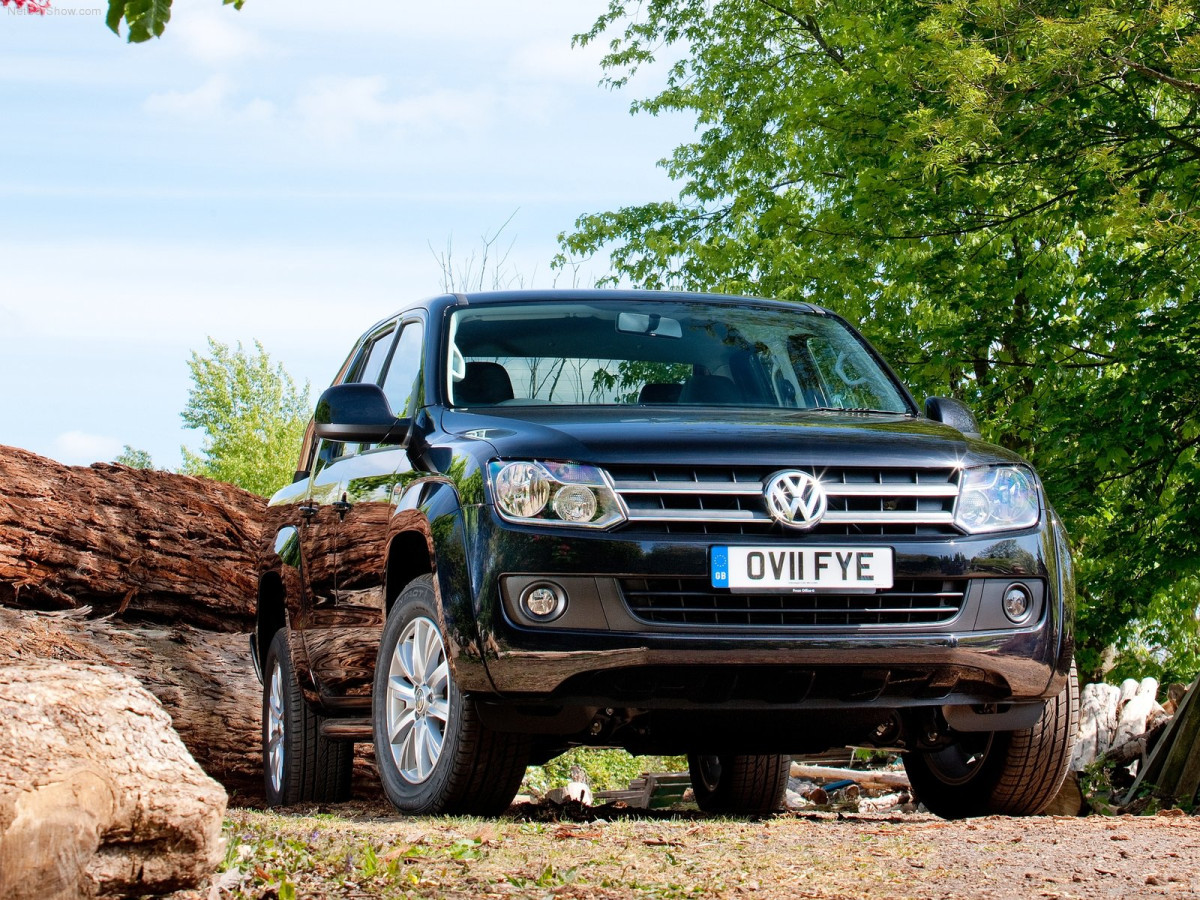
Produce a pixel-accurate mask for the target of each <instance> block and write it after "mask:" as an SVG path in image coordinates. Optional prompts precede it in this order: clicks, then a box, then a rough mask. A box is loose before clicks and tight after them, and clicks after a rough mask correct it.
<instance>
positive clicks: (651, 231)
mask: <svg viewBox="0 0 1200 900" xmlns="http://www.w3.org/2000/svg"><path fill="white" fill-rule="evenodd" d="M605 37H608V38H610V43H609V52H608V54H607V56H606V58H605V61H604V65H605V66H606V69H607V71H608V73H609V83H610V84H611V85H613V86H618V87H619V86H622V85H624V84H626V82H627V81H628V79H629V78H630V77H631V76H632V75H634V74H635V73H636V71H637V69H638V68H639V67H640V66H642V65H644V64H646V63H648V62H650V61H651V60H652V59H654V57H655V54H660V53H662V52H664V48H670V47H678V48H680V49H681V51H683V52H686V56H683V57H682V58H680V59H679V60H678V61H677V62H675V63H674V65H673V67H672V68H671V70H670V76H669V78H668V83H667V86H666V88H665V89H664V90H662V91H661V92H660V93H659V94H657V95H656V96H653V97H650V98H647V99H643V100H639V101H637V102H635V103H634V104H633V109H634V111H640V112H649V113H651V114H656V113H659V112H663V111H675V112H680V111H682V112H685V113H688V114H691V115H693V116H695V118H696V122H697V132H698V134H697V138H696V140H695V141H693V142H691V143H688V144H686V145H684V146H681V147H679V148H678V149H677V150H676V151H675V152H674V153H673V154H672V156H671V157H670V158H669V159H667V160H665V161H664V162H663V163H662V164H663V165H664V166H665V168H666V169H667V171H668V172H669V173H670V175H671V176H672V177H673V178H674V179H675V180H676V181H677V182H678V183H679V185H680V191H679V196H678V197H677V198H676V199H674V200H668V201H663V202H656V203H649V204H645V205H641V206H633V207H626V208H622V209H618V210H616V211H611V212H604V213H598V214H593V215H586V216H583V217H582V218H580V219H579V220H578V221H577V223H576V230H575V231H574V232H573V233H571V234H568V235H564V236H563V238H562V243H563V247H564V250H565V251H568V252H570V253H573V254H588V253H596V252H599V251H602V250H607V251H609V252H610V257H611V262H612V267H613V271H614V278H625V279H628V280H630V281H632V282H634V283H637V284H640V285H644V286H678V287H688V288H702V289H712V288H716V289H721V290H731V291H739V292H747V293H761V294H766V295H773V296H778V297H783V298H795V299H802V298H804V299H814V300H815V301H817V302H819V303H822V304H823V305H826V306H829V307H832V308H834V309H835V310H838V311H840V312H842V313H844V314H847V315H848V316H850V317H851V318H854V319H857V320H860V321H863V322H865V323H866V330H867V331H868V332H869V336H870V337H871V339H872V340H873V341H874V342H875V343H877V344H879V345H881V346H883V347H884V348H885V351H886V352H887V354H888V355H889V356H890V357H891V358H892V359H893V360H894V361H897V362H898V363H900V367H901V368H902V369H904V370H905V373H906V375H907V376H908V380H909V381H910V383H912V384H914V385H915V386H916V387H917V388H919V389H922V390H924V391H926V392H928V393H938V394H951V395H954V396H957V397H959V398H961V399H965V400H967V401H969V402H971V403H972V404H973V405H975V406H976V407H977V408H978V409H979V411H980V412H981V413H982V418H983V419H984V421H985V422H986V423H987V424H986V426H985V427H986V429H987V434H988V436H989V437H990V438H991V439H993V440H996V441H998V442H1000V443H1002V444H1005V445H1007V446H1010V447H1012V448H1014V449H1016V450H1018V451H1020V452H1022V453H1024V454H1026V455H1028V456H1029V457H1031V458H1032V459H1033V460H1034V462H1035V463H1036V464H1037V465H1038V466H1039V468H1040V470H1041V471H1042V474H1043V476H1044V479H1045V481H1046V484H1047V488H1048V490H1049V492H1050V498H1051V500H1052V501H1053V502H1054V504H1055V505H1056V506H1057V507H1058V509H1059V511H1060V512H1061V513H1062V515H1063V517H1064V519H1065V520H1066V521H1067V524H1068V528H1069V530H1070V531H1071V533H1072V535H1073V537H1074V541H1075V545H1076V547H1077V550H1078V551H1079V554H1078V558H1079V563H1080V566H1079V572H1080V580H1079V584H1080V587H1081V590H1082V597H1083V600H1084V603H1083V607H1082V610H1081V617H1080V621H1079V624H1080V632H1081V639H1082V643H1081V645H1080V660H1081V665H1082V666H1083V667H1084V668H1085V669H1087V670H1091V671H1093V672H1094V671H1095V670H1096V669H1097V668H1098V667H1099V665H1100V659H1101V654H1102V652H1103V651H1104V649H1105V648H1106V647H1108V646H1109V645H1113V644H1116V645H1118V646H1121V645H1123V644H1130V643H1136V642H1138V641H1139V640H1142V639H1144V637H1145V635H1147V634H1150V633H1151V632H1152V631H1153V629H1149V630H1148V629H1147V625H1148V624H1149V622H1150V618H1149V617H1152V616H1154V615H1155V614H1156V611H1160V610H1161V609H1163V603H1164V602H1165V601H1166V600H1167V599H1170V598H1175V602H1174V604H1173V606H1172V605H1171V604H1169V603H1168V606H1171V608H1174V609H1178V607H1179V601H1180V600H1181V599H1182V598H1185V597H1188V596H1190V598H1191V600H1190V602H1191V604H1192V607H1193V608H1194V606H1195V593H1194V592H1193V591H1190V590H1188V589H1186V588H1185V586H1191V587H1193V588H1194V586H1195V585H1196V583H1197V582H1196V578H1195V576H1196V574H1197V572H1198V571H1200V540H1198V538H1197V535H1200V460H1198V459H1197V456H1196V448H1197V445H1198V444H1200V416H1198V415H1197V411H1198V410H1200V315H1198V311H1200V307H1198V306H1197V304H1196V302H1195V293H1196V287H1197V277H1196V270H1195V263H1196V260H1197V258H1200V257H1198V255H1197V239H1198V238H1200V215H1198V214H1197V213H1200V208H1198V203H1200V192H1197V189H1196V185H1197V184H1200V15H1198V11H1197V4H1196V2H1195V0H1185V2H1182V3H1176V4H1160V3H1155V2H1151V0H1133V2H1122V3H1121V4H1116V3H1113V2H1110V0H1081V2H1079V3H1076V4H1073V5H1071V6H1065V5H1063V4H1057V3H1048V2H1039V0H1034V2H1032V3H1031V2H1019V0H990V2H988V3H985V4H979V3H970V2H967V0H945V2H939V3H931V4H911V3H906V2H899V0H857V2H837V0H835V2H817V0H729V2H724V3H719V4H710V3H707V2H705V0H649V2H647V3H644V4H643V3H639V4H634V3H626V2H624V0H612V2H611V3H610V6H609V9H608V10H607V12H606V13H604V14H603V15H602V16H601V17H600V18H599V20H598V21H597V22H596V23H595V25H594V26H593V28H592V29H591V30H590V31H588V32H587V33H586V34H583V35H580V36H579V37H578V40H579V42H581V43H584V44H587V43H591V42H594V41H598V40H601V39H602V38H605ZM683 48H686V50H683ZM1158 624H1159V625H1163V624H1165V625H1166V627H1168V629H1171V630H1172V632H1173V636H1172V635H1166V636H1165V639H1166V640H1168V641H1174V642H1176V643H1178V642H1179V641H1185V642H1186V641H1187V640H1192V641H1193V645H1194V637H1195V630H1196V622H1195V617H1194V616H1192V615H1187V616H1175V617H1173V618H1172V619H1171V620H1169V621H1168V622H1166V623H1162V622H1159V623H1158ZM1158 634H1159V636H1160V637H1163V635H1162V634H1161V632H1158Z"/></svg>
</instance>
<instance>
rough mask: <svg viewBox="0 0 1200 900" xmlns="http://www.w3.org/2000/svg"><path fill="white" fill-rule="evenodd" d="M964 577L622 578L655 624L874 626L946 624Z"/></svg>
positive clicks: (631, 600) (629, 597)
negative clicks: (882, 581)
mask: <svg viewBox="0 0 1200 900" xmlns="http://www.w3.org/2000/svg"><path fill="white" fill-rule="evenodd" d="M966 588H967V582H966V580H963V579H940V578H906V579H899V580H897V581H896V584H895V586H894V587H892V588H889V589H887V590H883V591H879V592H877V593H873V594H862V593H830V594H782V593H781V594H741V593H735V592H731V591H724V590H718V589H716V588H713V587H711V586H710V584H709V581H708V579H707V578H695V577H687V578H622V579H621V593H622V594H623V596H624V599H625V605H626V607H628V609H629V612H630V613H631V614H632V615H633V616H634V617H635V618H637V619H640V620H641V621H643V622H646V623H647V624H651V625H687V626H697V627H701V628H702V627H705V626H710V627H716V626H719V627H722V628H736V627H744V628H762V629H767V628H769V629H779V628H833V629H836V628H870V627H872V626H880V627H884V626H896V625H944V624H946V623H947V622H949V621H951V620H952V619H953V618H954V617H955V616H957V615H958V613H959V611H960V610H961V609H962V605H963V597H964V594H965V592H966Z"/></svg>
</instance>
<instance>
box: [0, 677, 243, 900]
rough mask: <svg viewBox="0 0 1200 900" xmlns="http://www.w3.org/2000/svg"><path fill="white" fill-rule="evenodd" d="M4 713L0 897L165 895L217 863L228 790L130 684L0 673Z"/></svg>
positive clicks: (46, 899) (64, 899)
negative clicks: (200, 766) (204, 768)
mask: <svg viewBox="0 0 1200 900" xmlns="http://www.w3.org/2000/svg"><path fill="white" fill-rule="evenodd" d="M0 710H2V711H3V717H4V727H3V728H2V729H0V896H2V897H4V898H6V900H35V898H36V900H59V898H61V900H72V898H76V897H92V896H97V895H102V896H103V895H115V896H141V895H143V894H150V893H155V894H158V893H165V892H167V891H173V890H177V889H180V888H186V887H194V886H195V885H196V884H197V883H198V882H199V881H200V879H201V878H203V877H204V876H206V875H208V874H209V873H210V872H211V871H212V870H213V868H214V867H215V866H216V865H217V863H218V862H220V859H221V855H222V852H223V849H224V847H223V841H222V840H221V819H222V817H223V816H224V813H225V802H226V798H225V792H224V791H223V790H222V789H221V786H220V785H219V784H217V783H216V782H215V781H213V780H212V779H211V778H209V777H208V776H206V775H205V774H204V773H203V772H202V771H200V768H199V767H198V766H197V765H196V763H195V762H194V761H193V760H192V758H191V757H190V756H189V755H188V752H187V750H186V749H185V748H184V746H183V744H182V743H180V741H179V738H178V737H177V736H176V735H175V733H174V732H173V731H172V730H171V720H170V718H169V717H168V716H167V715H166V713H164V712H163V709H162V707H161V706H160V705H159V704H158V702H157V701H155V699H154V698H153V697H152V696H150V695H149V694H148V693H147V692H146V691H145V690H144V689H143V688H142V687H140V686H139V685H138V683H137V682H136V681H134V679H132V678H130V677H129V676H128V675H126V674H124V673H122V672H117V671H114V670H113V669H109V668H106V667H104V666H94V665H87V664H82V663H62V662H45V661H42V662H41V663H40V664H38V665H32V666H28V665H5V666H2V667H0Z"/></svg>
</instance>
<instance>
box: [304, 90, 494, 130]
mask: <svg viewBox="0 0 1200 900" xmlns="http://www.w3.org/2000/svg"><path fill="white" fill-rule="evenodd" d="M495 106H496V98H495V96H494V95H493V94H492V92H491V91H490V90H488V89H486V88H485V89H481V90H474V91H462V90H453V89H439V90H435V91H431V92H426V93H416V94H409V95H403V96H394V95H393V92H392V91H391V90H390V86H389V84H388V82H387V79H385V78H383V77H382V76H379V75H374V76H367V77H326V78H319V79H316V80H314V81H313V82H312V83H311V84H310V86H309V88H308V90H307V91H306V92H305V93H303V94H301V95H300V96H298V97H297V98H296V103H295V108H296V112H297V114H298V115H299V117H300V121H301V123H302V127H303V129H304V132H305V133H306V134H307V135H308V136H309V137H313V138H317V139H319V140H322V141H328V142H334V143H336V142H341V141H345V140H350V139H354V138H356V137H357V136H358V135H359V133H360V131H362V130H366V129H370V128H375V129H383V130H385V131H392V132H401V133H406V134H419V135H429V134H436V133H444V132H447V131H457V130H468V129H469V128H473V127H477V126H478V124H479V123H481V122H483V121H486V120H488V119H489V118H490V115H491V111H492V110H493V109H494V108H495Z"/></svg>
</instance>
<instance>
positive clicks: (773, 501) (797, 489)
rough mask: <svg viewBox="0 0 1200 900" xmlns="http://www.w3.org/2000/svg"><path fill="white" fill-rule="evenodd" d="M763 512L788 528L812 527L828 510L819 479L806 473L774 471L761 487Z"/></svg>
mask: <svg viewBox="0 0 1200 900" xmlns="http://www.w3.org/2000/svg"><path fill="white" fill-rule="evenodd" d="M763 496H765V497H766V499H767V511H768V512H770V514H771V518H773V519H774V520H775V521H776V522H779V523H781V524H783V525H786V526H787V527H788V528H812V527H813V526H814V525H816V524H817V523H818V522H820V521H821V517H822V516H823V515H825V511H826V510H827V509H829V498H828V497H826V496H825V489H824V488H823V487H821V482H819V481H817V479H815V478H813V477H812V476H811V475H809V474H808V473H807V472H796V471H787V472H777V473H775V474H774V475H772V476H771V480H770V481H768V482H767V486H766V488H765V489H764V490H763Z"/></svg>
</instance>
